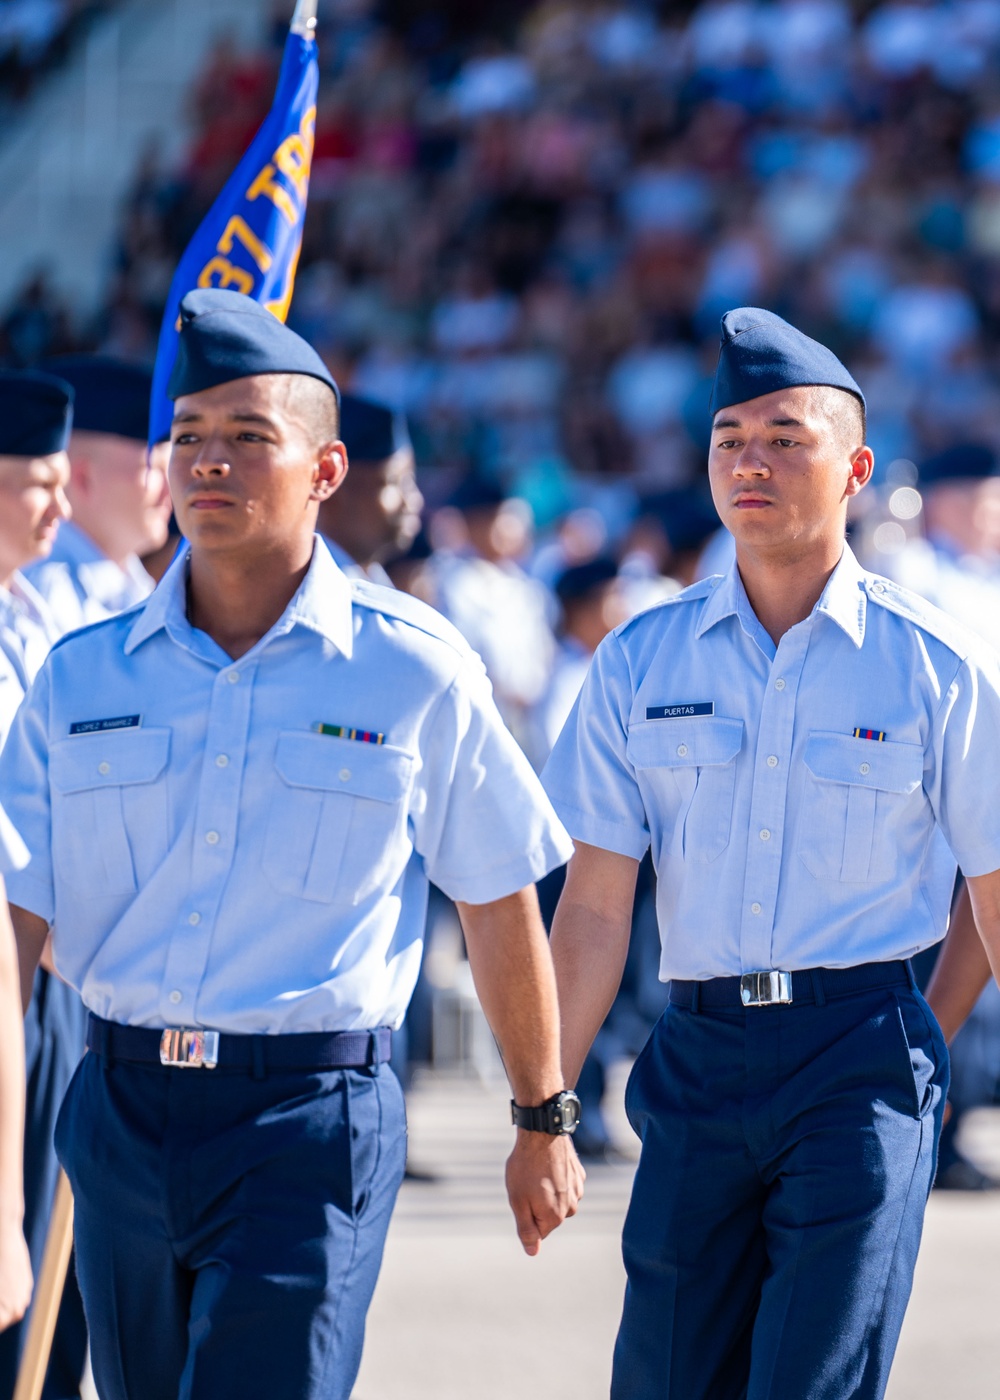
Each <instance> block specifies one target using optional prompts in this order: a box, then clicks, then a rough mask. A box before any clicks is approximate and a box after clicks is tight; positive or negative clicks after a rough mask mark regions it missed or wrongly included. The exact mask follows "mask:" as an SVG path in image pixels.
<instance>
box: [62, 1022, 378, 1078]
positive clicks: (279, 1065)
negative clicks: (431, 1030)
mask: <svg viewBox="0 0 1000 1400" xmlns="http://www.w3.org/2000/svg"><path fill="white" fill-rule="evenodd" d="M87 1049H88V1050H92V1051H93V1052H94V1053H95V1054H97V1055H103V1056H104V1057H105V1058H106V1059H109V1060H125V1061H128V1062H130V1063H134V1064H143V1065H162V1066H163V1068H164V1069H195V1068H205V1069H215V1068H219V1069H239V1070H245V1071H249V1072H251V1073H253V1074H255V1075H261V1074H265V1073H267V1071H268V1070H304V1071H314V1070H326V1069H368V1068H371V1067H373V1066H378V1065H380V1064H385V1063H387V1062H388V1060H389V1058H390V1055H391V1050H392V1032H391V1031H390V1030H389V1028H388V1026H379V1027H378V1029H377V1030H372V1031H306V1032H297V1033H295V1034H293V1035H228V1034H220V1033H217V1032H214V1031H199V1030H166V1031H156V1030H148V1029H147V1028H146V1027H144V1026H123V1025H120V1024H119V1023H118V1022H117V1021H105V1020H103V1019H102V1018H101V1017H100V1016H95V1015H94V1013H93V1012H91V1013H90V1015H89V1017H88V1019H87Z"/></svg>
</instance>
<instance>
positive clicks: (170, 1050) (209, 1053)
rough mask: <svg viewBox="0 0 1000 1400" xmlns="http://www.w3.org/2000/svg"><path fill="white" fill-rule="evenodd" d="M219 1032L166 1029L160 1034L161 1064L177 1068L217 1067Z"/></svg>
mask: <svg viewBox="0 0 1000 1400" xmlns="http://www.w3.org/2000/svg"><path fill="white" fill-rule="evenodd" d="M218 1063H219V1032H218V1031H188V1030H166V1031H164V1032H163V1034H162V1035H161V1036H160V1064H161V1065H173V1067H174V1068H175V1069H215V1067H216V1065H217V1064H218Z"/></svg>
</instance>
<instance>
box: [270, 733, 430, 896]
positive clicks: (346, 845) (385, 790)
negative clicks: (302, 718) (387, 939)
mask: <svg viewBox="0 0 1000 1400" xmlns="http://www.w3.org/2000/svg"><path fill="white" fill-rule="evenodd" d="M274 767H275V770H276V772H277V785H276V792H275V795H274V800H273V801H272V802H271V805H270V810H269V813H268V821H267V830H266V833H265V837H264V854H263V868H264V873H265V874H266V875H267V877H268V879H269V880H271V881H272V882H273V884H274V886H275V888H276V889H278V890H280V891H281V893H282V894H289V895H295V896H297V897H299V898H301V899H311V900H315V901H317V902H318V903H321V904H332V903H333V902H334V901H336V903H338V904H345V905H352V904H359V903H360V902H361V901H362V900H363V899H364V898H366V897H367V896H368V895H370V894H371V893H373V891H375V890H377V889H378V888H379V887H380V886H384V885H385V884H386V882H387V881H388V880H390V879H391V878H392V872H393V869H394V864H395V863H396V862H401V861H402V857H403V854H404V851H405V835H406V831H405V823H406V804H405V802H404V799H405V797H406V795H407V793H408V792H409V790H410V785H411V781H412V773H413V755H412V754H410V753H407V752H406V750H405V749H400V748H396V747H394V746H393V745H390V744H365V743H362V742H360V741H351V740H344V739H335V738H331V737H327V736H326V735H319V734H301V733H286V734H280V735H279V736H278V743H277V747H276V749H275V754H274Z"/></svg>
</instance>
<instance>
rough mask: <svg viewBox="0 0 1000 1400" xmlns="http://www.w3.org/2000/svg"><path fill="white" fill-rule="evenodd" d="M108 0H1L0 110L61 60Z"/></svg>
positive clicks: (104, 7) (20, 98)
mask: <svg viewBox="0 0 1000 1400" xmlns="http://www.w3.org/2000/svg"><path fill="white" fill-rule="evenodd" d="M107 8H108V0H0V113H2V111H3V109H4V107H5V106H10V105H13V104H16V103H17V102H20V101H23V99H24V98H25V97H27V95H28V93H29V92H30V91H31V89H32V87H33V86H34V83H35V81H36V79H37V78H38V76H39V75H40V74H41V73H43V72H45V71H46V70H48V69H50V68H52V67H53V66H54V65H55V64H57V63H59V62H61V61H62V60H63V59H64V58H65V57H66V55H67V54H68V53H69V51H70V50H71V48H72V47H73V44H74V42H75V41H76V39H77V38H78V36H79V35H80V34H81V32H82V31H83V30H84V28H85V27H86V25H87V23H88V22H89V21H90V20H91V19H92V18H93V16H94V15H95V14H97V12H98V11H99V10H106V9H107Z"/></svg>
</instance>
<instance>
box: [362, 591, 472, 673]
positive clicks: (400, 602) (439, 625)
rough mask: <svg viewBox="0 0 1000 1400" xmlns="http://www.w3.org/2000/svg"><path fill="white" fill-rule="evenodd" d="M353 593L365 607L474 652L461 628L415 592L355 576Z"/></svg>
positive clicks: (464, 652) (461, 651) (463, 650)
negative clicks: (414, 593) (421, 599)
mask: <svg viewBox="0 0 1000 1400" xmlns="http://www.w3.org/2000/svg"><path fill="white" fill-rule="evenodd" d="M351 596H352V598H353V600H354V602H355V603H360V605H361V606H362V607H364V608H371V609H372V611H373V612H380V613H384V614H385V615H386V617H394V618H396V619H397V621H399V622H405V623H406V624H407V625H408V626H409V627H415V628H417V630H418V631H420V632H425V633H426V634H427V635H428V636H429V637H436V638H437V640H438V641H439V642H444V643H445V644H446V645H447V646H450V647H452V648H453V649H454V650H455V651H457V652H458V653H459V654H460V655H461V656H468V655H470V654H471V650H472V649H471V647H470V646H469V643H468V642H467V641H466V640H465V638H464V637H463V636H462V634H461V632H460V631H459V630H458V628H457V627H455V626H454V625H453V624H452V623H450V622H449V621H448V619H447V618H446V617H445V616H444V615H443V614H442V613H439V612H438V610H437V609H436V608H432V607H431V606H430V604H429V603H423V602H421V601H420V599H419V598H414V597H413V595H412V594H411V593H404V592H403V591H402V589H397V588H386V587H385V585H384V584H381V583H372V582H371V580H370V579H352V580H351Z"/></svg>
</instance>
